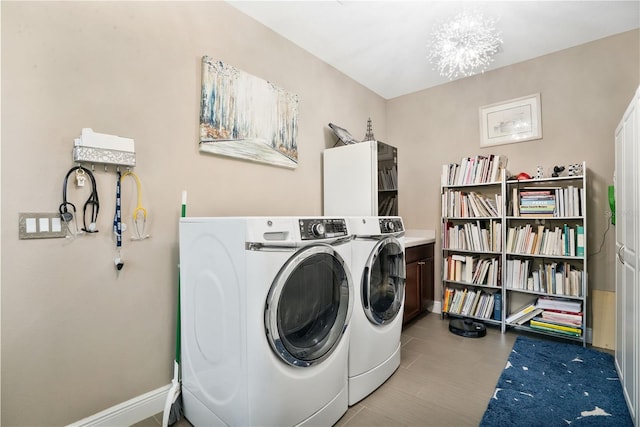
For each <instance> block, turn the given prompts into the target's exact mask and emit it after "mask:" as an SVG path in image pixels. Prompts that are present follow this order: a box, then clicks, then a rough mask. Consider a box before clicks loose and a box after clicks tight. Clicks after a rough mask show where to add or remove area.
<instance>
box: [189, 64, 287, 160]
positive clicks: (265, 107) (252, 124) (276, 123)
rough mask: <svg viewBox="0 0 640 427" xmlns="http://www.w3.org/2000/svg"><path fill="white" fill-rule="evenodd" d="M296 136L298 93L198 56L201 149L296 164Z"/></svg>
mask: <svg viewBox="0 0 640 427" xmlns="http://www.w3.org/2000/svg"><path fill="white" fill-rule="evenodd" d="M297 136H298V96H297V95H295V94H293V93H290V92H288V91H286V90H284V89H283V88H281V87H278V86H276V85H275V84H273V83H271V82H269V81H266V80H263V79H261V78H259V77H256V76H253V75H251V74H249V73H246V72H244V71H242V70H239V69H237V68H235V67H233V66H232V65H229V64H226V63H224V62H222V61H219V60H215V59H213V58H210V57H208V56H203V57H202V93H201V99H200V142H199V145H200V151H201V152H205V153H212V154H218V155H222V156H228V157H236V158H240V159H244V160H250V161H254V162H260V163H267V164H270V165H274V166H283V167H287V168H296V167H297V166H298V142H297Z"/></svg>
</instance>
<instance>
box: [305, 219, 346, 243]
mask: <svg viewBox="0 0 640 427" xmlns="http://www.w3.org/2000/svg"><path fill="white" fill-rule="evenodd" d="M298 223H299V225H300V236H301V237H302V240H318V239H329V238H334V237H342V236H348V235H349V232H348V231H347V221H346V220H345V219H344V218H309V219H306V218H305V219H300V220H299V222H298Z"/></svg>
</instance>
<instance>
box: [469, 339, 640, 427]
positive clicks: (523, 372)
mask: <svg viewBox="0 0 640 427" xmlns="http://www.w3.org/2000/svg"><path fill="white" fill-rule="evenodd" d="M480 426H481V427H504V426H527V427H534V426H545V427H548V426H571V427H573V426H594V427H595V426H597V427H601V426H616V427H620V426H630V427H631V426H633V422H632V421H631V416H630V415H629V410H628V409H627V405H626V403H625V400H624V396H623V394H622V386H621V385H620V379H619V378H618V373H617V372H616V369H615V366H614V359H613V356H612V355H610V354H608V353H604V352H601V351H597V350H594V349H590V348H584V347H582V345H581V344H572V343H565V342H557V341H551V340H542V339H534V338H529V337H523V336H519V337H518V338H517V339H516V342H515V344H514V345H513V350H511V355H510V356H509V361H508V362H507V366H506V367H505V369H504V371H503V372H502V375H500V379H499V380H498V384H497V386H496V389H495V391H494V393H493V397H492V398H491V400H490V401H489V405H488V407H487V410H486V412H485V413H484V416H483V418H482V421H481V423H480Z"/></svg>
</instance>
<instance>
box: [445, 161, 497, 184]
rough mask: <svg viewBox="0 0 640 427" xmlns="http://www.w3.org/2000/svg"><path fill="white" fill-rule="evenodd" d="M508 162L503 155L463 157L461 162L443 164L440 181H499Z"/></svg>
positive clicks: (457, 182) (458, 182)
mask: <svg viewBox="0 0 640 427" xmlns="http://www.w3.org/2000/svg"><path fill="white" fill-rule="evenodd" d="M507 162H508V159H507V157H506V156H503V155H494V154H490V155H488V156H481V155H478V156H473V157H463V158H462V159H461V160H460V163H459V164H458V163H450V164H446V165H442V172H441V177H440V181H441V183H442V185H443V186H445V185H469V184H486V183H493V182H499V181H500V178H501V176H502V171H503V170H506V168H507Z"/></svg>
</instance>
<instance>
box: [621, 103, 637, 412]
mask: <svg viewBox="0 0 640 427" xmlns="http://www.w3.org/2000/svg"><path fill="white" fill-rule="evenodd" d="M638 99H639V98H638V93H636V97H635V98H634V100H633V102H632V104H631V105H630V106H629V108H628V109H627V111H626V112H625V115H624V117H623V119H622V121H621V123H620V124H619V125H618V128H617V129H616V135H615V148H616V216H617V218H616V250H617V261H616V262H617V265H616V301H617V304H616V305H617V307H616V308H617V314H616V322H617V325H616V365H617V367H618V371H619V373H620V378H621V381H622V387H623V390H624V393H625V397H626V398H627V402H628V405H629V411H630V413H631V417H632V418H634V419H636V421H637V416H638V414H637V411H638V401H639V397H638V395H639V392H638V388H639V384H638V383H639V382H640V379H639V377H640V373H639V368H640V367H639V366H638V363H639V362H638V358H639V357H640V354H639V349H638V332H639V331H638V323H640V319H639V318H638V316H639V315H638V305H639V302H638V301H639V298H640V297H639V296H638V292H639V290H638V267H639V266H638V244H639V242H638V234H639V233H640V231H639V228H640V224H639V223H638V212H639V210H640V208H639V204H638V162H639V160H638V159H639V155H640V154H639V153H638V141H639V140H640V129H638V127H639V126H640V125H639V122H640V111H638V102H639V101H638Z"/></svg>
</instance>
